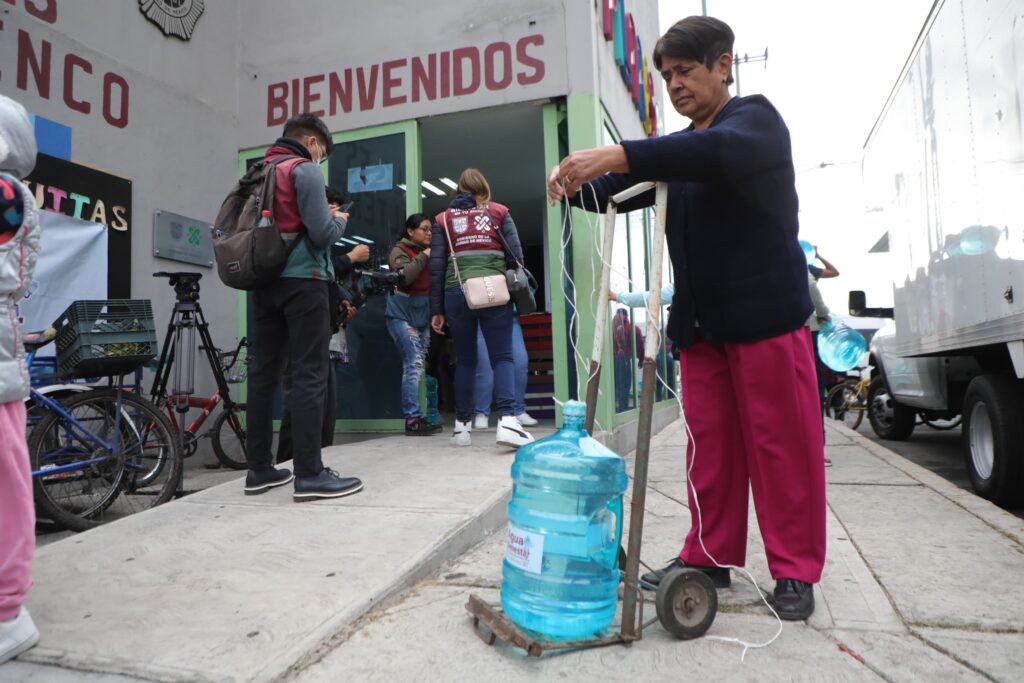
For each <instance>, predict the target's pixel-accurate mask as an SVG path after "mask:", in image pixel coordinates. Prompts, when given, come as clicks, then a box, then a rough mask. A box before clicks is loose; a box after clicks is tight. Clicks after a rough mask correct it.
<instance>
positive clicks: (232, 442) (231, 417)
mask: <svg viewBox="0 0 1024 683" xmlns="http://www.w3.org/2000/svg"><path fill="white" fill-rule="evenodd" d="M244 414H245V404H244V403H236V404H235V405H233V406H232V407H231V409H230V410H229V409H227V408H225V409H224V410H222V411H221V413H220V415H218V416H217V421H216V422H215V423H214V425H213V429H212V430H211V431H212V432H213V452H214V453H215V454H216V455H217V459H218V460H220V462H221V464H223V465H224V466H225V467H230V468H231V469H235V470H244V469H246V468H248V467H249V465H248V461H247V460H246V450H245V427H244V426H243V425H242V416H243V415H244Z"/></svg>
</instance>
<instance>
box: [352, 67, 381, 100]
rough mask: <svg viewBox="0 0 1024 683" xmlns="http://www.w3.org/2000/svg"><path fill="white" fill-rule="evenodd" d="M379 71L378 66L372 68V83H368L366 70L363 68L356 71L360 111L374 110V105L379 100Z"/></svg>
mask: <svg viewBox="0 0 1024 683" xmlns="http://www.w3.org/2000/svg"><path fill="white" fill-rule="evenodd" d="M377 71H378V65H377V64H374V65H373V66H371V67H370V81H369V83H367V81H366V69H364V68H363V67H359V68H358V69H356V80H357V81H358V82H359V109H360V111H366V110H367V109H373V104H374V102H375V101H376V100H377Z"/></svg>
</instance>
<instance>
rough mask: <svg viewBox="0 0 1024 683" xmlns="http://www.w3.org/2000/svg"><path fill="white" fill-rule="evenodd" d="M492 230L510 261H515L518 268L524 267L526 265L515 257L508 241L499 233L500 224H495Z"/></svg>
mask: <svg viewBox="0 0 1024 683" xmlns="http://www.w3.org/2000/svg"><path fill="white" fill-rule="evenodd" d="M494 232H495V233H496V234H497V235H498V239H499V240H500V241H501V246H502V247H504V249H505V255H506V256H507V257H508V258H510V259H512V262H513V263H515V264H516V265H517V266H519V267H520V268H525V267H526V266H524V265H523V262H522V261H520V260H519V259H517V258H516V255H515V254H514V253H513V252H512V249H511V248H510V247H509V246H508V242H506V241H505V236H504V235H502V234H501V226H500V225H499V226H497V227H496V228H495V229H494ZM506 263H507V262H506Z"/></svg>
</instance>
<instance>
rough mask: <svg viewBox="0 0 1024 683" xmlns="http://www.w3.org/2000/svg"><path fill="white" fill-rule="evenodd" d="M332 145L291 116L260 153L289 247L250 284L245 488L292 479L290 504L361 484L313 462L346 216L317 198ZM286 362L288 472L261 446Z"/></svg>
mask: <svg viewBox="0 0 1024 683" xmlns="http://www.w3.org/2000/svg"><path fill="white" fill-rule="evenodd" d="M332 147H333V145H332V142H331V135H330V131H328V129H327V126H326V125H324V122H323V121H321V120H320V119H319V118H317V117H316V116H313V115H311V114H300V115H298V116H295V117H293V118H291V119H289V120H288V121H287V122H286V123H285V124H284V131H283V133H282V136H281V137H280V138H278V139H277V141H276V142H274V144H273V145H272V146H271V147H270V148H269V149H268V150H267V152H266V154H265V155H264V163H266V164H273V165H274V188H273V202H272V206H271V207H269V208H272V210H273V223H275V224H276V229H277V230H278V231H279V232H280V235H281V238H282V239H283V240H284V241H285V242H288V243H289V249H288V256H287V261H286V262H285V265H284V269H283V270H282V271H281V275H280V277H279V278H277V279H276V280H273V281H271V282H270V283H268V284H265V285H261V286H258V287H254V288H252V289H251V291H252V302H253V309H254V310H253V329H252V331H251V332H250V335H249V338H250V339H251V344H252V358H253V360H252V364H251V366H250V368H249V399H248V409H247V417H248V436H247V442H246V446H247V451H248V461H249V473H248V475H247V476H246V478H245V493H246V495H255V494H260V493H264V492H266V491H268V490H269V489H271V488H273V487H275V486H282V485H284V484H287V483H289V482H290V481H292V479H293V478H294V480H295V492H294V494H293V497H292V498H293V500H295V501H296V502H302V501H309V500H317V499H320V498H338V497H341V496H347V495H350V494H352V493H356V492H357V491H360V490H361V489H362V488H363V483H362V482H361V481H360V480H359V479H356V478H354V477H341V476H339V475H338V473H337V472H334V471H333V470H331V469H328V468H325V467H324V466H323V462H322V461H321V459H320V432H321V424H322V421H323V405H324V392H325V391H326V390H327V373H328V343H329V340H330V322H329V316H330V310H329V296H328V285H329V284H330V283H331V282H332V281H333V280H334V266H333V264H332V263H331V258H330V247H331V245H332V244H334V243H335V242H336V241H337V240H338V239H339V238H340V237H341V236H342V234H343V233H344V231H345V221H346V218H347V216H346V215H345V214H343V213H341V212H340V211H332V210H331V209H330V208H329V207H328V205H327V200H326V197H325V195H324V178H323V174H322V173H321V171H320V164H321V163H323V162H324V161H326V160H327V155H328V154H330V152H331V149H332ZM265 208H266V207H265ZM264 216H265V217H266V214H264ZM293 240H301V241H302V242H304V243H300V244H293V243H292V241H293ZM285 366H287V369H286V370H285V372H287V373H288V374H289V380H290V384H291V391H290V392H289V404H290V407H291V414H292V434H293V436H292V443H293V446H292V447H293V462H294V468H295V476H294V477H293V476H292V473H291V472H290V471H288V470H287V469H284V468H277V469H275V468H274V465H273V455H272V453H271V450H270V447H271V441H272V440H273V420H272V414H271V410H272V403H273V397H274V390H275V389H276V388H277V386H278V383H279V379H280V376H281V372H282V368H284V367H285Z"/></svg>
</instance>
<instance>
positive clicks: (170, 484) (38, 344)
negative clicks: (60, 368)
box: [24, 302, 183, 531]
mask: <svg viewBox="0 0 1024 683" xmlns="http://www.w3.org/2000/svg"><path fill="white" fill-rule="evenodd" d="M78 303H84V302H76V304H78ZM90 303H98V302H90ZM108 303H110V304H113V303H114V302H108ZM146 303H147V304H148V302H146ZM69 310H70V309H69ZM57 336H58V334H57V331H56V330H54V329H53V328H50V329H48V330H46V331H44V332H37V333H32V334H28V335H25V337H24V346H25V349H26V352H27V353H28V357H29V366H30V367H31V363H32V359H34V357H35V353H36V351H38V350H39V349H40V348H42V347H43V346H46V345H47V344H49V343H50V341H52V340H53V339H54V338H55V337H57ZM91 341H92V344H94V346H93V348H94V349H97V348H102V349H104V351H105V352H110V353H111V355H115V354H116V353H117V351H116V349H113V350H112V349H111V348H110V347H109V346H108V347H106V348H104V345H103V344H101V343H98V340H97V339H95V338H94V339H92V340H91ZM101 360H105V361H108V360H114V361H116V357H115V358H113V359H111V358H106V359H101ZM124 362H125V364H126V365H125V366H123V367H120V368H116V367H113V366H110V365H109V364H108V367H107V372H109V375H107V376H108V381H109V382H110V384H111V386H109V387H105V388H104V387H100V388H92V389H89V390H87V391H83V392H75V393H70V394H67V395H64V396H63V397H62V398H60V399H55V398H54V397H51V396H47V395H45V394H43V393H41V392H40V391H39V390H37V389H36V388H31V389H30V411H29V413H30V424H29V427H30V428H31V433H30V436H29V439H28V452H29V460H30V463H31V470H32V486H33V497H34V499H35V504H36V509H37V511H38V513H39V516H41V517H46V518H48V519H51V520H52V521H53V522H54V523H56V524H57V525H59V526H61V527H64V528H66V529H70V530H72V531H85V530H87V529H91V528H93V527H95V526H98V525H100V524H102V523H104V522H106V521H110V520H111V519H114V518H119V517H122V516H124V515H128V514H132V513H135V512H139V511H141V510H144V509H149V508H151V507H155V506H157V505H161V504H163V503H166V502H167V501H168V500H170V499H171V498H172V497H173V495H174V493H175V490H176V489H177V485H178V481H179V479H180V477H181V471H182V466H183V462H182V456H181V451H180V449H179V448H178V441H177V438H176V437H175V435H174V432H173V431H172V430H171V426H170V423H169V422H168V421H167V419H166V418H165V417H163V416H162V415H161V414H160V412H159V411H158V410H157V408H156V406H154V405H153V404H152V403H150V402H149V401H147V400H146V399H145V398H143V397H141V396H137V395H135V394H132V393H130V392H128V391H125V390H124V387H123V382H122V378H123V374H126V373H128V372H132V371H133V370H134V369H135V367H137V366H138V364H139V363H136V365H135V367H128V366H129V365H131V364H132V361H129V360H125V361H124ZM143 362H144V361H143ZM62 374H65V375H69V376H71V375H73V374H74V373H73V372H72V373H62ZM88 374H89V375H90V376H92V375H95V374H97V373H94V372H90V373H88ZM115 376H116V377H117V384H116V386H115V385H114V379H113V378H114V377H115Z"/></svg>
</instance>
